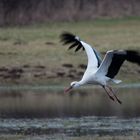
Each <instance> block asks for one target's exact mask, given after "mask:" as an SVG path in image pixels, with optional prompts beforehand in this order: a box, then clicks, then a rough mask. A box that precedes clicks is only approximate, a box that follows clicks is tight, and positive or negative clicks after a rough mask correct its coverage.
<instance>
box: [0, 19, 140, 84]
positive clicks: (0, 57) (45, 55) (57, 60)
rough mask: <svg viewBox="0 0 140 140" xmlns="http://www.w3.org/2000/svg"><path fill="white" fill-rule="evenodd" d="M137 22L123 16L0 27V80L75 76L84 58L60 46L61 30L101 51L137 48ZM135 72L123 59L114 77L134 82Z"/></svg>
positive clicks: (40, 80)
mask: <svg viewBox="0 0 140 140" xmlns="http://www.w3.org/2000/svg"><path fill="white" fill-rule="evenodd" d="M139 25H140V19H139V18H127V19H108V20H107V19H104V20H103V19H102V20H101V19H99V20H95V21H83V22H69V23H67V22H63V23H61V22H59V23H47V24H40V25H32V26H22V27H18V26H16V27H5V28H0V81H1V84H20V83H21V84H59V81H60V80H61V82H62V83H67V81H70V79H71V78H72V79H75V80H76V79H79V78H80V77H81V75H82V73H83V71H84V68H82V67H81V64H82V65H83V64H86V62H87V58H86V57H85V56H86V55H85V53H83V52H82V53H81V52H78V53H77V54H75V53H74V52H73V51H69V52H68V51H67V46H62V44H61V43H60V41H59V35H60V34H61V33H62V32H63V31H69V32H72V33H75V34H77V35H79V36H80V37H81V38H82V39H83V40H85V41H86V42H88V43H89V44H91V45H93V46H95V48H96V49H97V50H99V51H100V52H102V53H104V52H105V51H107V50H109V49H137V50H140V39H139V38H140V33H139V31H140V26H139ZM65 64H70V67H69V66H67V65H65ZM132 67H134V68H135V71H133V70H132ZM139 72H140V68H139V67H137V66H136V65H131V64H128V63H126V64H125V65H124V67H123V68H122V70H121V72H120V75H119V76H118V77H121V79H123V80H125V81H127V82H128V81H134V82H137V81H139V80H140V78H139V77H138V76H137V75H138V74H139Z"/></svg>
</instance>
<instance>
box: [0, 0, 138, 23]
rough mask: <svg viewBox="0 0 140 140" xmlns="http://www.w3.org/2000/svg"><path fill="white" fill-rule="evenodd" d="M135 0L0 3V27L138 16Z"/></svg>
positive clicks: (7, 0)
mask: <svg viewBox="0 0 140 140" xmlns="http://www.w3.org/2000/svg"><path fill="white" fill-rule="evenodd" d="M139 9H140V1H138V0H133V1H132V0H117V1H114V0H102V1H101V0H70V1H68V0H61V1H58V0H28V1H27V0H20V1H19V0H1V1H0V25H9V24H10V25H11V24H12V25H13V24H22V25H23V24H29V23H34V22H42V21H77V20H85V19H88V20H89V19H94V18H98V17H123V16H139V15H140V10H139Z"/></svg>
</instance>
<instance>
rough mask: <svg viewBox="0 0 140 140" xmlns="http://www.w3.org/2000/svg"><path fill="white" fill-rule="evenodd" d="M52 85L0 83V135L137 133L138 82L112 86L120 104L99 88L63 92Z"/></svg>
mask: <svg viewBox="0 0 140 140" xmlns="http://www.w3.org/2000/svg"><path fill="white" fill-rule="evenodd" d="M56 89H57V88H56V87H55V88H54V89H53V88H50V87H49V88H46V87H44V88H42V87H33V88H29V87H9V88H6V87H1V88H0V135H5V136H6V135H25V136H33V135H35V136H39V139H40V137H42V136H45V138H44V137H43V138H42V139H46V137H47V139H48V138H49V139H57V138H58V136H60V137H61V136H64V138H67V137H81V136H108V135H109V136H118V135H120V136H130V135H133V134H136V135H138V136H139V135H140V111H139V106H140V94H139V91H140V86H139V84H135V85H134V86H132V85H131V86H128V85H123V86H120V87H114V89H115V91H116V94H117V96H118V97H119V98H120V99H121V100H122V105H120V104H118V103H117V102H113V101H112V100H110V99H109V98H108V97H107V95H106V93H105V92H104V91H103V89H102V88H90V89H89V88H84V89H81V90H80V89H79V90H74V91H73V92H71V93H70V94H64V93H63V89H62V87H59V88H58V89H57V90H56ZM4 138H5V137H4ZM10 139H11V138H10ZM42 139H41V140H42ZM60 139H61V138H60ZM62 139H63V138H62Z"/></svg>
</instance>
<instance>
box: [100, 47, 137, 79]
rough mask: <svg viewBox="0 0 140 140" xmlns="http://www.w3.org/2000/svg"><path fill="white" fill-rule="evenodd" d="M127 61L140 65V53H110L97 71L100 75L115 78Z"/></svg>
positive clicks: (128, 51)
mask: <svg viewBox="0 0 140 140" xmlns="http://www.w3.org/2000/svg"><path fill="white" fill-rule="evenodd" d="M125 60H127V61H130V62H133V63H137V64H139V65H140V53H139V52H137V51H133V50H126V51H123V50H118V51H116V50H114V51H113V50H112V51H108V52H107V53H106V55H105V57H104V59H103V61H102V63H101V65H100V67H99V69H98V71H97V73H98V74H101V75H105V76H107V77H109V78H114V77H115V76H116V75H117V73H118V72H119V70H120V67H121V66H122V64H123V62H124V61H125Z"/></svg>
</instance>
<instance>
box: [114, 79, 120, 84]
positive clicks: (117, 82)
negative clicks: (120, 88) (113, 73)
mask: <svg viewBox="0 0 140 140" xmlns="http://www.w3.org/2000/svg"><path fill="white" fill-rule="evenodd" d="M112 82H114V83H116V84H120V83H121V82H122V80H117V79H112Z"/></svg>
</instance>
